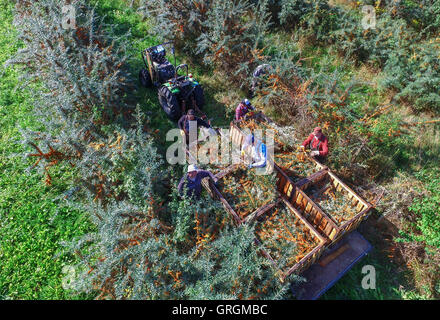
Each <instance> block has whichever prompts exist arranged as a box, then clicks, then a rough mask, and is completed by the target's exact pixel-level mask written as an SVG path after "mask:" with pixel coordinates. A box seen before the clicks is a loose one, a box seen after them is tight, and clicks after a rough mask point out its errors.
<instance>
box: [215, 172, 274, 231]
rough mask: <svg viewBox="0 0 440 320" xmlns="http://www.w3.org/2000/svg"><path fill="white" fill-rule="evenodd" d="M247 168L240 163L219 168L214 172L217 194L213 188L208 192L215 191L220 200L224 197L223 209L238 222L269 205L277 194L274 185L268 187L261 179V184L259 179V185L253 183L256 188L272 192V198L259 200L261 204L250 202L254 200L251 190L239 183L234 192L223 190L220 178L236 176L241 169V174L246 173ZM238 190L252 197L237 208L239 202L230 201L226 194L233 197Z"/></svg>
mask: <svg viewBox="0 0 440 320" xmlns="http://www.w3.org/2000/svg"><path fill="white" fill-rule="evenodd" d="M247 170H249V169H247V168H245V169H243V167H241V166H240V165H230V166H229V167H227V168H226V169H224V170H221V171H220V172H218V173H216V174H215V177H216V178H217V179H218V180H219V182H218V183H217V185H216V186H215V189H216V190H217V191H218V193H219V194H217V192H215V190H214V192H213V191H211V192H210V193H211V194H212V195H213V194H214V193H216V197H217V198H218V199H220V200H222V199H224V201H225V202H227V203H228V204H227V205H226V206H225V209H226V210H227V211H228V212H229V213H230V214H232V216H233V217H234V219H236V220H237V217H238V218H239V219H240V223H241V222H243V221H245V220H248V219H249V217H250V216H252V215H254V214H256V213H258V212H259V211H261V210H262V209H264V208H265V207H267V206H270V203H271V202H273V201H274V200H273V199H275V198H276V196H277V192H276V189H275V187H274V189H272V188H268V185H267V184H266V183H265V182H264V181H263V183H262V184H261V181H260V187H258V185H255V184H254V186H256V187H257V189H260V190H261V191H263V192H265V193H266V192H268V191H269V192H270V193H272V195H273V198H272V197H270V198H269V197H268V198H267V199H266V201H260V202H261V204H258V203H252V204H251V202H252V201H254V199H255V198H254V197H252V196H253V194H252V191H251V190H250V189H249V188H247V190H246V189H245V187H244V186H241V185H240V186H239V188H238V189H237V190H236V192H232V193H231V191H229V193H227V192H226V191H225V189H224V187H225V186H226V185H225V186H223V187H222V185H221V184H222V182H223V181H222V179H225V177H227V176H234V177H237V175H238V173H237V171H242V174H243V175H247ZM240 188H242V189H240ZM240 192H242V193H243V194H245V192H247V194H248V195H249V197H248V198H249V199H250V198H252V199H251V200H249V204H246V205H245V206H241V209H238V207H237V205H238V204H239V203H238V202H237V203H232V202H231V199H229V197H228V196H227V194H230V195H232V197H234V198H235V197H236V195H237V194H239V193H240ZM259 200H262V199H259ZM222 202H223V201H222ZM242 204H243V203H242ZM255 205H259V206H260V207H258V208H256V207H255ZM252 207H253V208H252Z"/></svg>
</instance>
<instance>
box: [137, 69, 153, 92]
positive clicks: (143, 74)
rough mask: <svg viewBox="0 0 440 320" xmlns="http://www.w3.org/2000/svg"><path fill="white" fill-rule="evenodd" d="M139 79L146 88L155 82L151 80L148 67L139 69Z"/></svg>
mask: <svg viewBox="0 0 440 320" xmlns="http://www.w3.org/2000/svg"><path fill="white" fill-rule="evenodd" d="M139 81H140V82H141V84H142V86H143V87H145V88H149V87H151V85H152V84H153V83H152V81H151V77H150V73H149V72H148V70H147V69H145V68H144V69H142V70H141V71H139Z"/></svg>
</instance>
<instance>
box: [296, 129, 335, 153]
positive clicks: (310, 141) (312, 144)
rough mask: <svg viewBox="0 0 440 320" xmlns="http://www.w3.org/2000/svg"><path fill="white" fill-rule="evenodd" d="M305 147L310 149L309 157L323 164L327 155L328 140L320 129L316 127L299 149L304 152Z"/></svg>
mask: <svg viewBox="0 0 440 320" xmlns="http://www.w3.org/2000/svg"><path fill="white" fill-rule="evenodd" d="M307 147H309V149H310V156H311V157H314V158H315V159H316V160H318V161H319V162H323V161H324V160H325V158H326V157H327V155H328V139H327V137H326V136H325V135H324V134H323V133H322V129H321V128H320V127H316V128H315V129H314V130H313V132H312V133H311V134H310V135H309V137H308V138H307V139H306V140H304V142H303V143H302V145H301V148H302V149H303V150H304V149H306V148H307Z"/></svg>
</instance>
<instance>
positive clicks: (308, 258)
mask: <svg viewBox="0 0 440 320" xmlns="http://www.w3.org/2000/svg"><path fill="white" fill-rule="evenodd" d="M279 203H281V204H283V205H284V206H285V207H286V209H287V214H292V215H293V216H294V217H295V218H296V219H298V220H299V222H300V225H301V226H302V227H303V228H304V229H306V230H307V231H308V232H309V233H310V234H311V236H312V237H313V238H314V239H315V241H316V243H317V244H316V245H315V246H314V247H313V248H312V249H311V250H309V251H308V252H307V254H306V255H305V256H303V257H301V258H300V260H299V261H298V262H295V263H294V264H293V265H289V266H288V267H287V269H284V270H282V269H281V268H280V266H279V263H278V261H276V260H275V259H274V258H273V257H272V255H271V254H270V253H269V252H268V251H267V250H265V249H263V248H260V250H261V252H262V253H263V255H264V256H266V257H267V258H268V259H269V260H270V261H271V262H272V264H273V265H274V266H275V267H276V268H277V269H278V270H279V275H280V279H281V281H284V279H285V278H286V277H287V276H289V275H291V274H293V273H294V274H300V273H302V272H303V271H304V270H306V269H307V268H309V267H310V266H311V265H312V264H313V263H315V262H316V261H317V260H318V259H319V258H320V256H321V255H322V253H323V252H324V250H325V245H326V243H327V239H326V238H325V237H323V236H322V235H321V234H320V233H319V232H318V231H317V230H316V229H315V228H314V227H313V226H312V225H311V224H310V223H309V222H308V221H307V220H305V219H304V217H303V216H302V215H301V214H299V212H298V211H297V210H296V209H295V208H294V207H293V206H292V205H291V204H290V203H289V202H288V201H287V199H286V198H285V197H284V196H280V197H279V199H278V200H277V201H276V202H275V203H273V204H271V206H270V207H266V208H262V210H261V211H260V212H258V213H257V214H256V215H254V216H253V218H252V219H249V222H250V221H255V220H258V221H257V228H258V224H262V223H265V222H266V221H267V219H268V218H269V217H270V216H271V215H272V214H273V212H272V209H273V208H274V207H275V206H277V205H278V204H279ZM256 242H257V243H258V244H260V245H263V246H264V243H265V242H264V241H262V240H261V239H259V237H258V235H256Z"/></svg>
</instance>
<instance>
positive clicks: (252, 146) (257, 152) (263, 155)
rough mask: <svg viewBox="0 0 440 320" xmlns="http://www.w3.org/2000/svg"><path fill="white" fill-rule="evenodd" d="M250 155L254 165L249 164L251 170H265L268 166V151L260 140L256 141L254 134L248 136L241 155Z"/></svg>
mask: <svg viewBox="0 0 440 320" xmlns="http://www.w3.org/2000/svg"><path fill="white" fill-rule="evenodd" d="M246 152H247V154H250V156H251V161H252V163H251V164H249V166H248V167H249V168H263V167H265V166H266V159H267V151H266V145H265V144H264V143H263V142H261V141H260V140H257V139H255V136H254V134H252V133H251V134H249V135H247V136H246V138H245V140H244V143H243V147H242V148H241V154H242V155H245V154H246Z"/></svg>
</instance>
